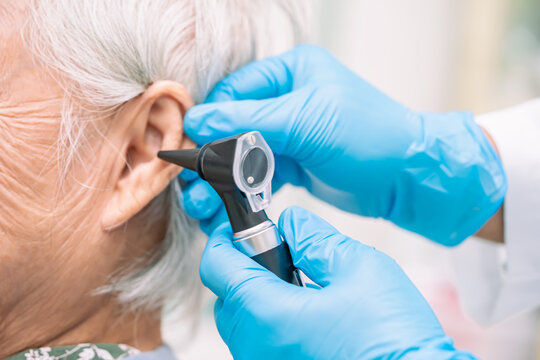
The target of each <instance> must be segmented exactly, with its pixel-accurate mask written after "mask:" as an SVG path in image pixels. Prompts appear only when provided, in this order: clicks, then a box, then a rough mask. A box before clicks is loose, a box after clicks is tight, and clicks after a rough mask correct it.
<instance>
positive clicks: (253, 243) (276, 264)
mask: <svg viewBox="0 0 540 360" xmlns="http://www.w3.org/2000/svg"><path fill="white" fill-rule="evenodd" d="M234 245H235V247H236V248H237V249H238V250H240V251H241V252H243V253H244V254H246V255H247V256H249V257H250V258H252V259H253V260H255V261H256V262H257V263H259V264H260V265H262V266H264V267H265V268H267V269H268V270H270V271H271V272H273V273H274V274H276V275H277V276H278V277H279V278H281V279H282V280H285V281H287V282H289V283H291V284H295V285H298V286H303V282H302V279H301V277H300V273H299V272H298V269H297V268H295V267H294V264H293V261H292V258H291V253H290V251H289V246H288V245H287V243H286V242H285V241H283V240H282V239H281V236H280V235H279V232H278V230H277V228H276V226H275V225H274V224H273V223H272V222H271V221H270V220H267V221H265V222H263V223H261V224H259V225H258V226H256V227H254V228H251V229H247V230H244V231H241V232H238V233H235V234H234Z"/></svg>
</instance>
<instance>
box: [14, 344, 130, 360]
mask: <svg viewBox="0 0 540 360" xmlns="http://www.w3.org/2000/svg"><path fill="white" fill-rule="evenodd" d="M139 353H140V351H139V350H137V349H134V348H132V347H131V346H127V345H122V344H120V345H116V344H79V345H72V346H58V347H53V348H50V347H42V348H39V349H29V350H25V351H23V352H20V353H18V354H15V355H13V356H10V357H9V358H7V359H6V360H119V359H125V358H127V357H129V356H132V355H136V354H139Z"/></svg>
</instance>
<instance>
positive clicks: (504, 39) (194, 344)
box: [164, 0, 540, 360]
mask: <svg viewBox="0 0 540 360" xmlns="http://www.w3.org/2000/svg"><path fill="white" fill-rule="evenodd" d="M313 29H314V36H313V42H314V43H315V44H318V45H321V46H323V47H325V48H327V49H329V50H330V51H331V52H332V53H333V54H334V55H335V56H336V57H338V58H339V59H340V60H341V61H342V62H343V63H345V64H346V65H347V66H349V67H350V68H351V69H353V70H354V71H355V72H357V73H358V74H359V75H361V76H362V77H364V78H365V79H367V80H369V81H370V82H372V83H373V84H375V86H377V87H378V88H379V89H381V90H382V91H384V92H385V93H387V94H389V95H390V96H392V97H393V98H395V99H396V100H398V101H400V102H402V103H403V104H405V105H407V106H409V107H411V108H413V109H418V110H432V111H448V110H455V109H470V110H473V111H474V112H475V113H477V114H480V113H483V112H488V111H492V110H496V109H500V108H504V107H506V106H510V105H513V104H517V103H519V102H522V101H525V100H528V99H531V98H533V97H537V96H538V95H539V93H540V4H539V2H538V1H536V0H512V1H511V0H408V1H403V0H378V1H368V0H333V1H324V0H318V1H314V21H313ZM290 205H301V206H303V207H306V208H308V209H310V210H312V211H314V212H316V213H317V214H319V215H320V216H322V217H323V218H325V219H326V220H327V221H329V222H330V223H332V224H333V225H334V226H336V227H337V228H338V229H339V230H341V231H342V232H344V233H345V234H347V235H349V236H351V237H353V238H355V239H357V240H360V241H362V242H364V243H368V244H371V245H373V246H375V247H377V248H378V249H380V250H382V251H385V252H386V253H388V254H389V255H391V256H392V257H394V258H395V259H396V260H397V261H398V262H399V263H400V264H401V265H402V266H403V268H404V269H405V271H406V272H407V274H408V275H409V276H410V277H411V279H412V280H413V282H414V283H415V284H416V285H417V286H418V287H419V288H420V290H421V291H422V292H423V294H424V295H425V296H426V298H427V299H428V301H429V302H430V303H431V305H432V306H433V307H434V309H435V311H436V313H437V315H438V316H439V318H440V320H441V323H442V324H443V327H444V328H445V330H446V331H447V332H448V333H449V334H450V335H451V336H453V337H454V339H455V340H456V344H457V346H458V347H459V348H462V349H466V350H470V351H472V352H473V353H474V354H476V355H477V356H478V357H480V358H485V359H493V360H498V359H501V360H502V359H505V360H506V359H535V358H538V359H540V355H538V354H539V352H538V350H537V341H538V339H539V336H538V335H539V334H540V333H539V330H538V320H539V316H538V313H528V314H522V315H520V316H518V317H515V318H513V319H510V320H508V321H506V322H504V323H502V324H498V325H496V326H493V327H490V328H482V327H480V326H478V325H476V324H475V323H474V322H472V321H470V320H468V319H467V317H466V315H464V314H463V312H462V310H461V307H460V304H459V299H458V294H457V293H456V290H455V286H454V274H453V266H455V263H452V262H451V261H450V253H451V252H452V251H453V250H450V249H445V248H442V247H440V246H437V245H434V244H431V243H429V242H428V241H426V240H424V239H421V238H419V237H417V236H414V235H412V234H410V233H406V232H404V231H402V230H399V229H397V228H396V227H394V226H392V225H391V224H388V223H385V222H382V221H378V220H372V219H364V218H360V217H357V216H353V215H350V214H346V213H343V212H341V211H339V210H337V209H335V208H332V207H330V206H328V205H326V204H323V203H321V202H319V201H317V200H316V199H314V198H312V197H310V196H309V195H308V194H307V193H306V192H305V191H303V190H300V189H295V188H286V189H284V190H282V191H281V192H280V193H278V194H277V195H276V196H275V199H274V201H273V204H272V208H271V211H270V215H271V217H272V218H273V219H274V220H277V219H278V217H279V214H280V212H281V211H282V210H283V209H284V208H286V207H287V206H290ZM458 266H459V263H458ZM208 299H209V300H208V304H207V306H206V307H205V311H204V314H203V319H202V321H201V325H200V327H199V328H198V330H197V331H195V332H194V331H193V330H192V329H191V328H188V327H186V325H185V324H182V323H179V324H175V325H167V326H165V329H164V333H165V338H166V340H167V342H168V343H169V344H171V346H173V348H174V349H175V351H176V352H177V353H178V356H179V357H180V359H185V360H195V359H215V360H219V359H231V358H232V357H231V356H230V354H229V353H228V350H227V348H226V346H225V345H224V344H223V343H222V342H221V340H220V338H219V335H218V334H217V330H216V329H215V325H214V322H213V313H212V307H213V299H212V298H211V296H210V295H209V296H208ZM187 335H192V337H191V338H190V337H189V336H187Z"/></svg>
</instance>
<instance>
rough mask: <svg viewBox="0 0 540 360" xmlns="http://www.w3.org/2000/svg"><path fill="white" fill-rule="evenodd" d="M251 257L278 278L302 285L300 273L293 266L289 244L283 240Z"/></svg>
mask: <svg viewBox="0 0 540 360" xmlns="http://www.w3.org/2000/svg"><path fill="white" fill-rule="evenodd" d="M252 259H253V260H255V261H256V262H257V263H259V264H260V265H262V266H264V267H265V268H267V269H268V270H270V271H271V272H273V273H274V274H276V275H277V276H278V277H279V278H280V279H282V280H285V281H286V282H288V283H291V284H295V285H298V286H303V283H302V279H301V278H300V273H299V272H298V269H297V268H295V267H294V264H293V261H292V258H291V253H290V251H289V246H288V245H287V243H286V242H285V241H283V242H282V243H281V245H278V246H276V247H275V248H273V249H270V250H268V251H265V252H263V253H260V254H258V255H255V256H253V257H252Z"/></svg>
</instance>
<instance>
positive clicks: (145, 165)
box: [102, 81, 195, 231]
mask: <svg viewBox="0 0 540 360" xmlns="http://www.w3.org/2000/svg"><path fill="white" fill-rule="evenodd" d="M191 106H193V101H192V100H191V97H190V96H189V94H188V93H187V91H186V90H185V88H184V87H183V86H182V85H180V84H178V83H176V82H172V81H160V82H156V83H154V84H153V85H151V86H150V87H149V88H148V89H147V90H146V91H145V92H144V93H143V94H142V95H140V96H139V97H137V98H135V99H133V100H131V101H130V102H129V103H127V104H126V105H125V106H124V107H123V109H121V110H120V113H119V114H118V115H117V116H116V118H115V122H114V124H113V126H112V128H111V129H110V131H109V136H108V140H109V141H110V142H112V143H113V144H114V145H115V146H117V148H119V149H121V151H122V154H124V155H125V158H122V157H118V159H115V161H114V165H113V166H114V169H113V170H114V171H113V178H112V179H111V185H112V186H111V193H110V196H109V197H108V203H107V205H106V208H105V211H104V213H103V214H102V228H103V229H104V230H107V231H111V230H114V229H116V228H117V227H119V226H121V225H122V224H124V223H126V222H127V221H128V220H129V219H131V218H132V217H133V216H135V215H136V214H137V213H138V212H140V211H141V210H142V209H143V208H144V207H145V206H146V205H148V204H149V203H150V202H151V201H152V200H153V199H154V198H155V197H156V196H158V195H159V194H160V193H161V192H162V191H163V190H164V189H165V188H166V187H167V185H168V184H169V183H170V182H171V180H172V179H174V177H175V176H176V175H178V173H179V172H180V171H181V170H182V169H181V168H180V167H178V166H175V165H172V164H169V163H166V162H164V161H162V160H160V159H159V158H158V157H157V152H158V151H159V150H172V149H188V148H193V147H195V144H194V143H193V142H192V141H191V140H190V139H188V138H187V137H185V136H184V133H183V127H182V120H183V118H184V115H185V113H186V111H187V110H188V109H189V108H190V107H191Z"/></svg>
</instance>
